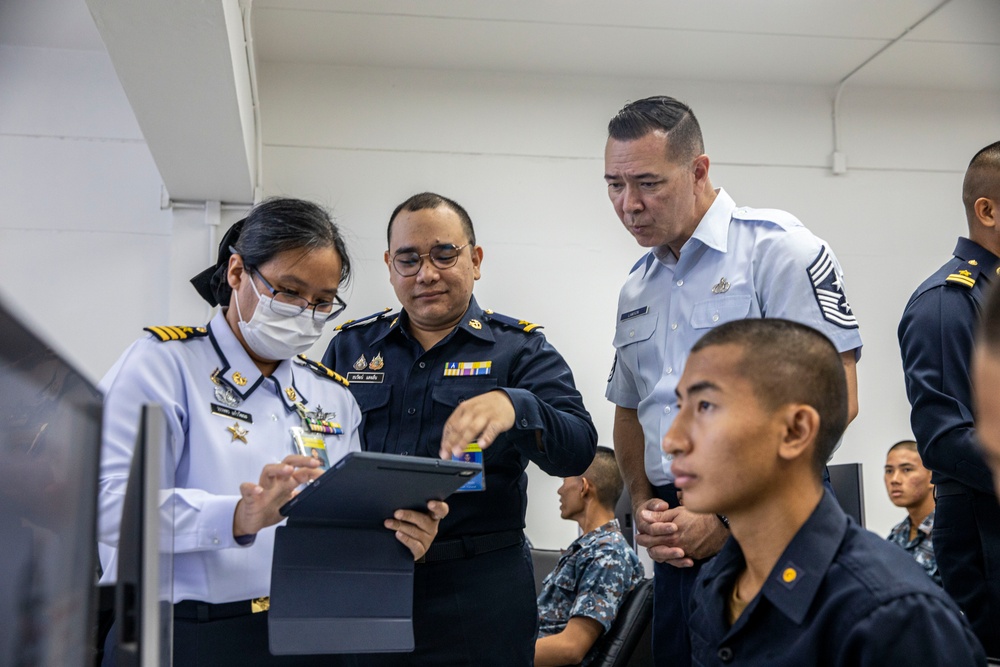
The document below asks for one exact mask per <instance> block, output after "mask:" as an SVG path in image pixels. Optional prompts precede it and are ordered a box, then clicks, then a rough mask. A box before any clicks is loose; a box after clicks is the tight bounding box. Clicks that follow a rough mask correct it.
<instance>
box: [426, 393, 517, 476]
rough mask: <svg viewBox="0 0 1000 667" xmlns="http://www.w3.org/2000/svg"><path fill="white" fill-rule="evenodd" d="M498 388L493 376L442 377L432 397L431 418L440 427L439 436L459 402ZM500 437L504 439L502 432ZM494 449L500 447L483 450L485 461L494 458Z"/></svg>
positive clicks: (437, 427)
mask: <svg viewBox="0 0 1000 667" xmlns="http://www.w3.org/2000/svg"><path fill="white" fill-rule="evenodd" d="M496 388H497V380H496V378H492V377H478V378H477V377H455V378H452V377H446V378H442V381H441V383H440V384H438V385H436V386H434V387H432V388H431V399H432V401H433V405H432V406H431V412H432V415H431V418H432V420H433V422H432V423H433V424H434V426H435V428H436V429H438V433H437V438H440V437H441V430H443V429H444V423H445V422H446V421H448V417H451V413H452V412H454V411H455V408H457V407H458V404H459V403H461V402H462V401H466V400H468V399H470V398H475V397H476V396H479V395H480V394H485V393H486V392H488V391H493V390H494V389H496ZM500 439H503V435H502V434H501V436H500ZM434 446H435V447H436V446H437V442H435V443H434ZM494 449H499V448H496V447H488V448H486V449H485V450H484V451H483V462H484V463H485V462H487V461H489V460H490V459H491V458H493V454H494V453H495V452H494V451H493V450H494ZM435 453H436V451H435Z"/></svg>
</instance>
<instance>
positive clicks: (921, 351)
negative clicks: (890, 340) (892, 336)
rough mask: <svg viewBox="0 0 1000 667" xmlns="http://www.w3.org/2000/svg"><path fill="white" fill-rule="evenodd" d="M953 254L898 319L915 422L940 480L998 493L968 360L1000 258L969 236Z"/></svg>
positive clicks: (922, 452) (915, 431) (927, 461)
mask: <svg viewBox="0 0 1000 667" xmlns="http://www.w3.org/2000/svg"><path fill="white" fill-rule="evenodd" d="M954 255H955V256H954V257H953V258H952V259H951V260H949V261H948V263H946V264H945V265H944V266H942V267H941V268H940V269H938V270H937V272H935V273H934V275H932V276H931V277H930V278H928V279H927V280H925V281H924V282H923V284H921V285H920V287H918V288H917V291H916V292H914V293H913V296H911V297H910V301H909V303H907V304H906V309H905V310H904V311H903V317H902V320H901V321H900V323H899V331H898V334H899V347H900V351H901V353H902V355H903V373H904V374H905V376H906V395H907V397H908V398H909V400H910V405H911V406H912V408H913V409H912V412H911V413H910V425H911V427H912V429H913V435H914V436H915V437H916V440H917V447H918V449H919V450H920V458H921V459H923V463H924V465H925V466H926V467H927V468H928V469H930V470H931V471H933V481H934V482H935V483H937V482H942V481H947V480H955V481H959V482H962V483H963V484H966V485H967V486H970V487H972V488H974V489H977V490H979V491H983V492H985V493H990V494H992V493H993V482H992V477H991V475H990V471H989V468H988V467H987V466H986V463H985V461H984V460H983V457H982V454H980V453H979V450H978V448H977V446H976V443H975V427H974V419H973V414H972V390H971V386H970V380H969V365H970V363H971V359H972V349H973V342H974V338H975V331H976V326H977V324H978V322H979V312H980V310H981V309H982V303H983V299H984V294H985V292H986V289H987V287H988V286H989V284H990V283H991V282H993V281H995V280H996V276H997V270H998V268H1000V258H998V257H997V256H996V255H994V254H993V253H991V252H989V251H988V250H986V249H985V248H983V247H982V246H980V245H979V244H977V243H974V242H972V241H970V240H968V239H965V238H960V239H959V240H958V245H956V246H955V253H954Z"/></svg>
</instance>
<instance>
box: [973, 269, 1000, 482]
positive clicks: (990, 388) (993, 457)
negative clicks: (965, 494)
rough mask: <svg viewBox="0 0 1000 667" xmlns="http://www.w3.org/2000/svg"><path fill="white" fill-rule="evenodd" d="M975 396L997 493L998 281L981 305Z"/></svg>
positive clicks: (980, 432) (978, 424) (999, 398)
mask: <svg viewBox="0 0 1000 667" xmlns="http://www.w3.org/2000/svg"><path fill="white" fill-rule="evenodd" d="M972 387H973V395H974V396H975V399H976V437H977V438H978V439H979V444H980V446H981V447H982V449H983V453H984V454H985V455H986V462H987V463H988V464H989V465H990V468H992V470H993V488H994V489H996V492H997V494H998V495H1000V282H998V284H997V285H996V286H994V287H993V289H992V290H991V294H990V295H989V296H988V297H987V298H986V305H985V306H983V317H982V320H980V322H979V335H978V336H977V337H976V352H975V354H974V355H973V363H972Z"/></svg>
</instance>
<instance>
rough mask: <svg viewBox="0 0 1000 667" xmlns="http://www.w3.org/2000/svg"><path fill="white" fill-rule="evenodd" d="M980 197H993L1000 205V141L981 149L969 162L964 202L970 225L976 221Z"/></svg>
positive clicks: (966, 171) (964, 184)
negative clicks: (977, 204) (977, 203)
mask: <svg viewBox="0 0 1000 667" xmlns="http://www.w3.org/2000/svg"><path fill="white" fill-rule="evenodd" d="M980 197H986V198H987V199H992V200H993V203H994V205H996V206H1000V141H995V142H993V143H992V144H990V145H989V146H986V147H985V148H982V149H980V151H979V152H978V153H976V154H975V155H974V156H973V157H972V160H971V161H970V162H969V168H968V169H966V170H965V181H964V182H963V183H962V203H963V204H964V205H965V217H966V219H967V220H968V222H969V227H970V228H972V225H973V224H974V223H975V222H976V210H975V205H976V200H977V199H979V198H980Z"/></svg>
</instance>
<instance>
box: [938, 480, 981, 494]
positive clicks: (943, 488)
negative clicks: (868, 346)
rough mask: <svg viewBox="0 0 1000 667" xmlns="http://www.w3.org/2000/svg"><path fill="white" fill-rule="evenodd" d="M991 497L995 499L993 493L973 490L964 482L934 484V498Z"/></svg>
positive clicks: (949, 481)
mask: <svg viewBox="0 0 1000 667" xmlns="http://www.w3.org/2000/svg"><path fill="white" fill-rule="evenodd" d="M964 495H969V496H980V495H982V496H989V497H992V498H995V497H996V496H994V495H993V494H992V493H986V492H985V491H980V490H979V489H976V488H973V487H971V486H969V485H968V484H963V483H962V482H954V481H951V480H947V481H940V482H934V497H935V498H943V497H945V496H964Z"/></svg>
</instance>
